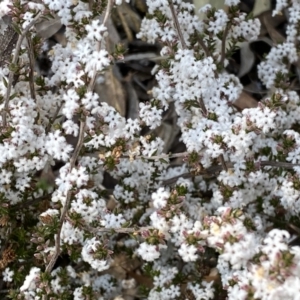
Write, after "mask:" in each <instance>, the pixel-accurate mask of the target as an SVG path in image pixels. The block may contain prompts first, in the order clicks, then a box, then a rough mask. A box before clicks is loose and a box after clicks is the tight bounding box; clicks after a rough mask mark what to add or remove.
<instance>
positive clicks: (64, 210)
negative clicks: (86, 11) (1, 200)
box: [43, 0, 113, 300]
mask: <svg viewBox="0 0 300 300" xmlns="http://www.w3.org/2000/svg"><path fill="white" fill-rule="evenodd" d="M112 6H113V0H109V1H108V4H107V7H106V12H105V15H104V19H103V25H105V24H106V22H107V21H108V18H109V15H110V11H111V8H112ZM100 48H101V43H100V42H99V43H98V44H97V49H98V51H99V50H100ZM96 77H97V71H96V70H95V69H94V74H93V77H92V79H91V81H90V83H89V86H88V91H93V89H94V84H95V81H96ZM85 127H86V120H85V119H84V120H81V121H80V131H79V138H78V142H77V145H76V148H75V150H74V153H73V155H72V157H71V160H70V170H72V169H73V168H74V166H75V163H76V161H77V159H78V156H79V153H80V151H81V148H82V146H83V143H84V133H85ZM71 197H72V191H70V190H69V191H68V193H67V197H66V201H65V203H64V206H63V208H62V213H61V216H60V219H59V228H58V230H57V233H56V238H55V250H54V254H53V255H52V257H51V260H50V262H49V264H48V265H47V267H46V270H45V273H50V272H51V271H52V269H53V267H54V265H55V263H56V261H57V258H58V256H59V254H60V251H61V250H60V234H61V230H62V226H63V223H64V221H65V219H66V215H67V211H68V209H69V206H70V203H71ZM46 299H47V295H44V296H43V300H46Z"/></svg>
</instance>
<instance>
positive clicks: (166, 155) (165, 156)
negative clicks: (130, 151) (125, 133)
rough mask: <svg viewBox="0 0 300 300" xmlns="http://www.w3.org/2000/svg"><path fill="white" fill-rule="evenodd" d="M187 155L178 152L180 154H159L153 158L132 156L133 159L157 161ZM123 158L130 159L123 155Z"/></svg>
mask: <svg viewBox="0 0 300 300" xmlns="http://www.w3.org/2000/svg"><path fill="white" fill-rule="evenodd" d="M188 154H189V153H188V152H180V153H173V154H161V155H155V156H133V157H134V158H135V159H138V158H141V159H148V160H157V159H164V158H176V157H185V156H187V155H188ZM122 157H124V158H130V156H128V155H125V156H122Z"/></svg>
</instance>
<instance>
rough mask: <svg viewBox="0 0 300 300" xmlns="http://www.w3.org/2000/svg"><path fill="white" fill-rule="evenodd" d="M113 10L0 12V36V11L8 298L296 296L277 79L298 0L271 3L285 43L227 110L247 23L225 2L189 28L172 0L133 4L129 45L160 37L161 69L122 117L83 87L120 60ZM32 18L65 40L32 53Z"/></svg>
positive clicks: (292, 197)
mask: <svg viewBox="0 0 300 300" xmlns="http://www.w3.org/2000/svg"><path fill="white" fill-rule="evenodd" d="M106 2H107V3H106ZM123 2H127V3H129V2H130V1H120V0H116V1H113V0H108V1H100V2H99V1H90V3H87V2H86V1H81V0H76V1H71V0H70V1H69V0H68V1H63V0H43V1H39V3H36V2H35V1H29V0H22V1H19V0H5V1H2V2H1V4H0V18H1V22H0V32H1V33H2V32H3V30H4V29H5V28H6V26H7V25H6V23H5V22H4V19H2V18H3V17H8V16H10V17H11V18H12V22H13V25H14V28H16V30H17V31H18V32H19V33H21V34H20V35H19V42H18V43H17V45H16V49H15V50H14V51H13V52H12V57H11V62H10V63H9V64H8V65H7V64H6V65H3V66H1V68H0V81H1V83H0V100H1V104H0V112H1V116H0V167H1V171H0V175H1V176H0V245H1V256H0V269H1V272H2V277H3V284H4V285H5V287H6V290H9V295H7V296H9V297H10V298H11V299H26V300H27V299H28V300H31V299H43V300H45V299H48V298H49V299H78V300H79V299H80V300H81V299H117V297H118V296H119V295H121V294H124V295H125V294H126V295H133V297H135V296H136V295H140V294H142V293H143V296H144V297H146V298H147V299H150V300H156V299H177V298H182V297H185V298H188V295H190V296H191V297H194V298H195V299H199V300H200V299H221V298H224V297H227V298H228V299H231V300H234V299H239V300H241V299H250V298H251V299H252V298H253V299H282V298H285V299H295V297H296V296H297V295H298V294H299V280H300V277H299V265H300V247H299V246H298V244H297V243H298V242H297V234H298V235H299V232H300V229H299V226H300V225H299V224H300V222H299V216H298V215H299V212H300V192H299V188H300V168H299V164H300V150H299V149H300V126H299V114H300V98H299V95H298V93H297V92H296V91H292V90H290V82H289V80H290V71H291V67H293V64H296V63H297V60H298V58H297V52H298V51H299V34H300V32H299V28H300V26H299V25H300V18H299V13H298V12H299V11H300V6H299V3H298V2H297V1H290V2H288V1H278V2H277V6H276V9H275V11H274V14H275V13H279V12H280V11H281V10H282V9H286V8H287V9H288V10H289V20H288V26H287V38H286V41H285V42H284V43H282V44H279V45H276V46H274V47H272V49H271V51H270V52H269V53H268V55H267V56H266V57H265V60H264V61H263V62H261V63H260V64H259V65H258V68H257V69H258V76H259V78H260V80H261V82H262V84H264V85H265V86H266V87H267V88H268V89H269V91H268V92H267V93H266V95H264V97H263V99H262V100H261V101H260V102H259V103H257V106H256V107H253V108H248V109H244V110H238V109H237V108H236V106H235V103H236V100H238V98H239V97H240V94H241V93H242V90H243V85H242V84H241V82H240V80H239V78H238V77H237V76H235V75H234V74H230V73H229V72H228V71H227V69H226V67H227V66H228V65H229V59H230V57H231V55H232V52H233V51H234V50H235V49H236V48H237V47H238V45H239V43H240V42H249V41H253V40H255V39H256V38H257V37H258V35H259V32H260V22H259V20H258V19H253V18H251V17H249V16H247V15H246V14H245V13H242V12H241V11H240V9H239V2H240V1H237V0H226V1H225V5H226V6H227V7H226V9H219V10H216V9H214V8H213V7H211V6H210V5H206V6H204V7H203V8H201V10H200V12H201V14H202V18H201V19H200V18H199V17H198V16H197V15H196V14H195V13H194V6H193V5H192V4H190V3H186V2H185V1H182V0H173V1H171V0H170V1H169V0H147V1H146V2H147V5H148V14H147V16H146V17H145V18H144V20H143V21H142V24H141V28H140V32H139V33H138V35H137V37H138V38H141V39H144V40H146V41H147V42H149V43H153V42H156V41H158V42H160V43H161V44H162V48H161V53H160V54H161V56H162V57H163V59H162V60H161V63H160V64H158V65H156V67H155V68H154V70H153V73H155V76H156V79H157V86H156V87H154V88H153V89H152V91H151V95H152V96H153V98H152V99H151V100H150V101H148V102H141V103H139V106H138V107H139V112H138V114H137V115H138V116H137V118H136V119H132V118H127V117H124V116H123V115H121V113H120V112H118V111H117V109H116V108H114V107H112V106H110V105H108V104H107V103H106V100H107V99H105V98H104V96H103V95H102V94H101V93H99V94H98V93H97V92H96V89H95V88H94V87H95V84H96V82H97V80H100V79H101V78H104V77H101V76H103V74H104V73H105V72H106V71H107V69H109V68H110V67H111V64H113V63H114V59H115V58H116V57H120V56H118V55H119V54H120V53H111V52H110V51H111V49H110V47H109V45H108V43H107V38H108V37H109V34H110V30H109V15H110V12H111V9H112V8H114V7H115V5H121V4H122V3H123ZM124 5H127V4H124ZM44 18H54V19H56V20H57V22H60V24H62V25H64V26H65V33H64V37H65V41H64V43H61V44H60V43H57V44H56V45H54V46H53V47H51V48H49V47H48V46H47V44H46V43H43V41H42V40H41V38H40V37H39V36H38V34H37V30H36V27H35V25H36V24H37V22H42V20H43V19H44ZM26 37H31V39H30V41H29V40H28V41H27V43H26V42H25V38H26ZM45 51H46V52H47V55H48V56H49V59H50V61H51V70H50V71H49V72H48V73H47V76H45V74H42V72H33V71H34V70H33V68H34V61H32V57H34V56H35V55H39V54H42V52H45ZM169 112H171V113H172V115H173V116H174V119H175V120H176V121H174V124H175V122H176V126H177V128H178V132H180V142H181V143H182V145H184V147H185V152H183V153H175V154H172V153H166V152H167V151H168V149H167V145H166V144H167V143H166V141H165V140H164V137H163V136H159V135H158V134H157V132H158V131H157V130H158V129H159V128H160V126H161V125H162V124H163V122H164V120H165V116H166V114H168V113H169ZM144 132H146V134H143V133H144ZM174 158H177V161H176V163H174V161H173V159H174ZM178 164H180V165H178ZM105 178H110V180H111V182H112V183H113V184H112V186H110V187H109V188H108V187H107V186H106V183H105V180H104V179H105ZM124 257H125V259H124ZM120 261H121V262H120ZM128 262H130V263H128ZM141 278H142V279H141ZM145 278H146V279H145ZM139 285H141V286H142V288H141V289H140V290H138V286H139ZM124 297H125V296H124ZM194 298H193V299H194Z"/></svg>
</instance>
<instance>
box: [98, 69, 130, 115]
mask: <svg viewBox="0 0 300 300" xmlns="http://www.w3.org/2000/svg"><path fill="white" fill-rule="evenodd" d="M114 71H115V72H117V69H116V68H115V70H114ZM114 71H113V68H111V69H110V70H107V71H106V72H105V75H104V81H103V82H99V80H98V81H97V83H96V85H95V92H96V93H97V94H98V95H99V99H100V101H101V102H106V103H107V104H109V105H111V106H112V107H114V108H115V109H116V110H117V111H118V112H119V113H120V115H121V116H122V117H125V116H126V95H125V92H124V89H123V86H122V84H121V82H120V81H119V79H118V78H117V77H116V76H115V74H114V73H115V72H114Z"/></svg>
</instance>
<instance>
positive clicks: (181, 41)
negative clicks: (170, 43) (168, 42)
mask: <svg viewBox="0 0 300 300" xmlns="http://www.w3.org/2000/svg"><path fill="white" fill-rule="evenodd" d="M169 5H170V9H171V14H172V18H173V21H174V25H175V29H176V31H177V34H178V37H179V40H180V43H181V47H182V49H186V48H187V46H186V43H185V40H184V37H183V34H182V31H181V28H180V25H179V22H178V18H177V15H176V12H175V9H174V5H173V1H172V0H169Z"/></svg>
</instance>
